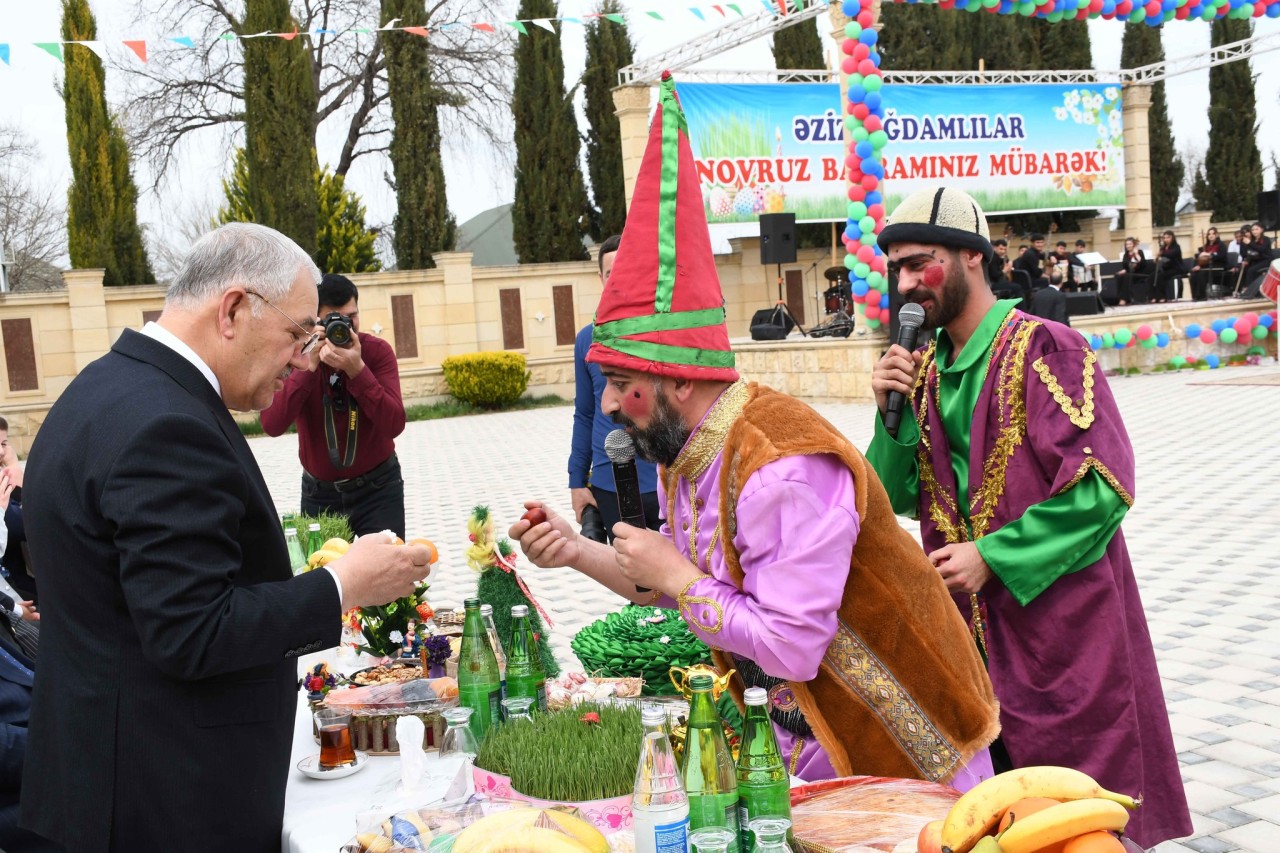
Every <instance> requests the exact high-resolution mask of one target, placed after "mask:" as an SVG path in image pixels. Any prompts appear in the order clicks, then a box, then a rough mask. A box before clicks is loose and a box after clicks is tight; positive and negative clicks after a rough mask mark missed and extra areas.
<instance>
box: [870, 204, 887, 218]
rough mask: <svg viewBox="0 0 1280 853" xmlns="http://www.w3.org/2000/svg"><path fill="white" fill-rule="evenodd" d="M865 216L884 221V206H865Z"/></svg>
mask: <svg viewBox="0 0 1280 853" xmlns="http://www.w3.org/2000/svg"><path fill="white" fill-rule="evenodd" d="M867 215H868V216H870V217H872V218H874V219H884V205H883V204H869V205H867Z"/></svg>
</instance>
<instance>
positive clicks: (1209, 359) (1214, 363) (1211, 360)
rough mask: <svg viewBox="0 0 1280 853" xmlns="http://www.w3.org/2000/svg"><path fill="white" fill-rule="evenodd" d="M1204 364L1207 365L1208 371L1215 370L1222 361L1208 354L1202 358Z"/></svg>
mask: <svg viewBox="0 0 1280 853" xmlns="http://www.w3.org/2000/svg"><path fill="white" fill-rule="evenodd" d="M1204 363H1205V364H1207V365H1209V368H1210V369H1217V367H1218V365H1219V364H1221V363H1222V360H1221V359H1220V358H1218V357H1217V356H1216V355H1214V354H1213V353H1209V354H1208V355H1206V356H1205V357H1204Z"/></svg>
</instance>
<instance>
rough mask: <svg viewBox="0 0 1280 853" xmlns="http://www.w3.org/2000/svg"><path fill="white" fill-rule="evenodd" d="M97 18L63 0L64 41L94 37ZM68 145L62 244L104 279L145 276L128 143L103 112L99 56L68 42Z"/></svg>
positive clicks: (83, 0) (76, 0) (78, 1)
mask: <svg viewBox="0 0 1280 853" xmlns="http://www.w3.org/2000/svg"><path fill="white" fill-rule="evenodd" d="M96 38H97V24H96V23H95V21H94V18H93V13H92V12H91V11H90V9H89V3H88V0H63V3H62V39H63V41H77V40H83V41H93V40H94V39H96ZM65 60H66V82H65V84H64V86H63V92H62V97H63V102H64V104H65V106H66V119H67V148H68V153H69V155H70V159H71V188H70V189H69V190H68V192H67V248H68V253H69V254H70V256H71V265H72V266H73V267H80V268H92V267H102V268H103V269H105V270H106V272H105V274H104V276H103V282H104V283H105V284H108V285H116V284H151V283H153V282H154V281H155V276H153V275H152V273H151V268H150V265H149V264H148V263H147V253H146V250H145V249H144V248H143V246H142V233H141V231H139V229H138V219H137V200H138V190H137V188H136V187H135V186H134V183H133V177H132V175H130V173H129V149H128V146H127V145H126V144H125V141H124V137H123V136H122V135H121V133H120V131H119V129H118V128H116V126H115V122H114V121H113V120H112V118H111V116H110V114H109V113H108V112H107V101H106V73H105V72H104V71H103V68H102V60H100V59H98V57H97V56H96V55H95V54H94V53H93V51H91V50H90V49H89V48H87V47H84V46H82V45H67V46H66V50H65Z"/></svg>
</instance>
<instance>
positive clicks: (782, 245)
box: [760, 213, 796, 266]
mask: <svg viewBox="0 0 1280 853" xmlns="http://www.w3.org/2000/svg"><path fill="white" fill-rule="evenodd" d="M795 262H796V215H795V214H794V213H762V214H760V263H761V264H763V265H765V266H770V265H776V264H794V263H795Z"/></svg>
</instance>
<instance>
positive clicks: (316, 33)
mask: <svg viewBox="0 0 1280 853" xmlns="http://www.w3.org/2000/svg"><path fill="white" fill-rule="evenodd" d="M337 34H338V31H337V30H326V29H325V28H324V27H316V28H315V29H314V30H312V31H311V35H313V36H336V35H337Z"/></svg>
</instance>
